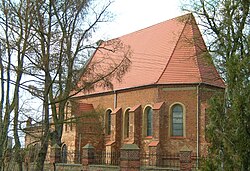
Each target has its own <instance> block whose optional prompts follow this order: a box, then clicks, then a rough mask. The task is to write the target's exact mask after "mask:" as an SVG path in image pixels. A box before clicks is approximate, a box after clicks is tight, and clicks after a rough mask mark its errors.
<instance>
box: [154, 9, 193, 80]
mask: <svg viewBox="0 0 250 171" xmlns="http://www.w3.org/2000/svg"><path fill="white" fill-rule="evenodd" d="M186 15H190V14H186ZM181 17H182V16H181ZM178 18H179V17H178ZM187 22H188V20H186V22H185V24H184V26H183V29H182V31H181V33H180V35H179V38H178V40H177V41H176V44H175V46H174V49H173V51H172V53H171V55H170V57H169V59H168V61H167V63H166V66H165V68H164V69H163V71H162V73H161V75H160V76H159V78H158V79H157V81H155V83H154V84H157V83H158V82H159V80H160V79H161V77H162V75H163V74H164V72H165V71H166V69H167V67H168V65H169V63H170V61H171V59H172V57H173V54H174V52H175V50H176V47H177V45H178V43H179V41H180V38H181V36H182V34H183V32H184V29H185V27H186V25H187Z"/></svg>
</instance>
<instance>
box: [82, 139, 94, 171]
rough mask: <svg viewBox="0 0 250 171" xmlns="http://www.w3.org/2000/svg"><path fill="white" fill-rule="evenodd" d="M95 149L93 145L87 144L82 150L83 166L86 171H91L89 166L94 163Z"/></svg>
mask: <svg viewBox="0 0 250 171" xmlns="http://www.w3.org/2000/svg"><path fill="white" fill-rule="evenodd" d="M94 157H95V148H94V147H93V146H92V145H91V144H89V143H88V144H86V145H85V146H84V147H83V148H82V165H83V169H84V170H85V171H87V170H89V169H88V166H89V165H90V164H92V163H93V162H94Z"/></svg>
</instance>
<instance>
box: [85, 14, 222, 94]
mask: <svg viewBox="0 0 250 171" xmlns="http://www.w3.org/2000/svg"><path fill="white" fill-rule="evenodd" d="M118 39H119V40H120V41H121V42H122V43H123V44H124V45H128V46H129V47H130V50H131V55H130V58H129V60H130V66H129V69H128V71H127V72H125V73H124V75H123V76H122V78H121V80H120V81H117V80H116V79H112V81H111V82H112V85H113V89H114V90H119V89H127V88H133V87H139V86H145V85H154V84H192V83H205V84H209V85H213V86H217V87H222V88H223V87H224V82H223V81H222V79H221V77H220V76H219V74H218V73H217V71H216V69H215V67H214V65H213V62H212V60H211V56H209V54H208V53H207V49H206V46H205V43H204V41H203V39H202V36H201V33H200V31H199V29H198V26H197V24H196V22H195V19H194V17H193V15H192V14H186V15H183V16H180V17H177V18H173V19H170V20H167V21H165V22H161V23H159V24H156V25H153V26H150V27H147V28H145V29H142V30H139V31H136V32H133V33H130V34H127V35H124V36H121V37H120V38H118ZM119 55H120V54H118V52H117V53H116V52H113V51H108V52H106V53H103V52H101V51H98V50H97V51H96V52H95V54H94V55H93V57H92V59H91V61H90V63H93V61H98V60H99V63H100V65H106V67H104V68H107V67H108V62H106V63H105V62H100V61H103V59H104V58H107V56H108V57H109V58H111V59H112V61H114V60H116V58H118V56H119ZM104 56H106V57H104ZM96 68H98V67H96ZM99 68H100V67H99ZM110 90H111V89H105V88H100V87H99V88H96V89H94V90H92V92H89V93H90V94H95V93H101V92H106V91H110Z"/></svg>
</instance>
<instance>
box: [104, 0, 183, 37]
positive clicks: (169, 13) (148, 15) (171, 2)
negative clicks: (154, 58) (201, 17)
mask: <svg viewBox="0 0 250 171" xmlns="http://www.w3.org/2000/svg"><path fill="white" fill-rule="evenodd" d="M180 5H181V3H180V0H154V1H152V0H151V1H150V0H114V2H113V4H112V5H111V6H110V10H111V12H113V13H114V14H115V18H114V21H113V22H111V23H108V24H107V25H105V26H103V27H102V30H103V36H104V38H109V39H110V38H116V37H119V36H122V35H124V34H127V33H131V32H133V31H137V30H139V29H142V28H145V27H148V26H151V25H154V24H157V23H159V22H162V21H166V20H168V19H171V18H174V17H177V16H179V15H182V14H184V12H182V11H181V9H180Z"/></svg>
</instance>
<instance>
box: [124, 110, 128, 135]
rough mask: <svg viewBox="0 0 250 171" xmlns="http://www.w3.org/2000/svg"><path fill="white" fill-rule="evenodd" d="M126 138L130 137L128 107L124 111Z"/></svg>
mask: <svg viewBox="0 0 250 171" xmlns="http://www.w3.org/2000/svg"><path fill="white" fill-rule="evenodd" d="M123 124H124V126H123V128H124V138H128V137H129V109H127V110H126V111H125V113H124V123H123Z"/></svg>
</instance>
